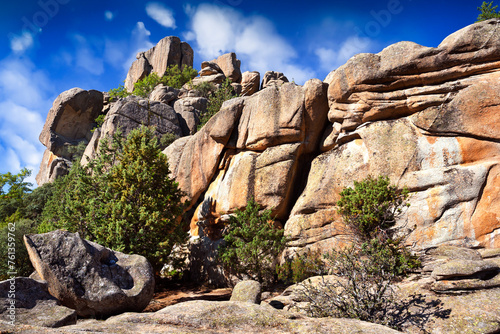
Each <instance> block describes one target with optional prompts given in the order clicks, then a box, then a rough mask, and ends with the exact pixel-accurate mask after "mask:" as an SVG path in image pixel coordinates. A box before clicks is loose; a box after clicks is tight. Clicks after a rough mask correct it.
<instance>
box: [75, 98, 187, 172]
mask: <svg viewBox="0 0 500 334" xmlns="http://www.w3.org/2000/svg"><path fill="white" fill-rule="evenodd" d="M141 125H146V126H154V127H155V133H156V135H157V136H158V137H161V136H162V135H164V134H166V133H172V134H174V135H176V136H177V137H180V136H182V128H181V124H180V123H179V118H178V117H177V113H176V112H175V110H174V108H173V107H171V106H169V105H168V104H165V103H162V102H158V101H151V100H147V99H143V98H139V97H136V96H128V97H126V98H124V99H120V100H118V101H117V102H115V103H114V104H113V106H112V107H111V110H110V111H109V112H108V113H107V114H106V117H105V118H104V123H103V125H102V126H101V128H100V129H99V130H96V131H94V135H93V136H92V139H91V141H90V143H89V144H88V145H87V148H86V149H85V152H84V154H83V158H82V163H86V161H87V159H93V158H94V157H95V155H96V152H98V145H99V140H100V139H102V138H105V137H107V138H111V137H112V135H113V134H114V133H116V132H117V131H118V130H120V131H121V132H122V134H123V136H127V135H128V134H129V133H130V131H132V130H133V129H135V128H138V127H139V126H141Z"/></svg>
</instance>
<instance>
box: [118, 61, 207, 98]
mask: <svg viewBox="0 0 500 334" xmlns="http://www.w3.org/2000/svg"><path fill="white" fill-rule="evenodd" d="M197 75H198V72H197V71H196V70H195V69H194V68H192V67H190V66H185V67H184V68H183V69H182V70H181V69H179V66H177V65H173V66H170V67H168V68H167V70H166V71H165V74H164V75H163V76H161V77H160V76H159V75H158V74H157V73H155V72H153V73H151V74H149V75H148V76H146V77H145V78H143V79H142V80H139V81H137V82H136V83H135V84H134V90H133V91H132V93H129V92H127V90H126V89H125V87H124V86H123V85H120V86H119V87H118V88H114V89H111V90H110V91H109V96H110V98H111V99H112V100H113V99H116V98H121V97H127V96H129V95H136V96H142V97H148V96H149V94H150V93H151V92H152V91H153V89H154V88H155V87H156V86H158V85H159V84H164V85H165V86H169V87H173V88H177V89H180V88H182V86H184V85H185V84H186V83H188V82H190V81H191V80H192V79H193V78H194V77H196V76H197Z"/></svg>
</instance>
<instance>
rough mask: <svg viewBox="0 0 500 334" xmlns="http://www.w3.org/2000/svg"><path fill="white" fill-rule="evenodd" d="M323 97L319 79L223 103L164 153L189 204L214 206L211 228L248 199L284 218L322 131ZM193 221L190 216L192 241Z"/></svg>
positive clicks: (221, 225)
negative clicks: (301, 162) (303, 162)
mask: <svg viewBox="0 0 500 334" xmlns="http://www.w3.org/2000/svg"><path fill="white" fill-rule="evenodd" d="M326 98H327V97H326V86H324V84H323V83H322V82H321V81H319V80H310V82H308V83H306V85H305V86H304V87H300V86H297V85H295V84H292V83H285V84H283V85H282V86H279V87H278V86H272V87H269V88H267V89H264V90H262V91H259V92H258V93H256V94H254V95H252V96H249V97H242V98H238V99H233V100H230V101H228V102H226V104H224V106H223V108H222V109H221V111H220V112H219V113H218V114H217V115H216V116H215V117H214V118H212V120H210V122H209V123H208V124H207V125H206V126H205V127H204V128H203V129H201V130H200V131H199V132H198V133H196V134H195V135H193V136H192V137H191V138H189V139H185V138H183V139H181V140H179V141H177V142H175V143H174V144H173V145H171V146H170V147H169V148H167V149H166V150H165V151H164V153H166V154H167V156H168V158H169V162H170V167H171V171H172V175H173V176H174V177H175V178H176V181H177V182H179V187H180V188H181V189H182V190H183V191H184V192H185V193H186V195H187V199H188V200H189V201H190V202H191V203H193V204H194V203H196V201H198V199H199V197H200V195H201V194H202V193H205V194H204V197H203V200H204V201H206V200H208V199H209V198H211V201H213V205H212V209H211V210H212V214H211V218H213V219H212V221H211V222H210V223H206V225H208V228H210V226H212V225H213V226H216V228H222V227H223V224H221V223H220V217H221V216H222V215H224V214H227V213H231V212H234V211H235V210H237V209H242V208H244V207H245V206H246V204H247V201H248V200H249V199H250V198H251V197H254V198H255V199H256V201H257V202H258V203H259V204H260V205H261V206H263V207H264V208H272V210H273V214H274V215H276V217H277V219H278V220H279V219H284V218H285V217H286V215H287V212H288V210H289V206H290V204H291V200H292V192H293V190H292V189H293V180H294V179H295V178H296V177H297V174H298V173H299V163H298V161H299V160H300V157H301V156H302V155H303V154H305V153H309V152H311V151H313V150H314V148H315V147H316V146H317V143H318V141H319V138H320V135H321V132H322V130H323V124H324V121H325V119H326V115H325V113H326V109H327V100H326ZM311 100H319V101H321V100H322V103H321V102H317V103H316V102H314V103H312V102H311ZM216 124H217V125H216ZM305 129H310V131H309V132H307V133H306V131H305ZM179 151H180V152H181V153H179ZM249 176H250V177H249ZM201 205H202V204H200V207H201ZM200 207H199V208H198V209H197V212H198V211H199V209H200ZM198 220H199V218H198V214H197V213H195V214H194V217H193V220H192V222H191V233H192V235H195V236H196V235H198V234H199V233H198ZM205 234H212V235H220V234H217V233H216V232H214V233H211V232H208V233H205Z"/></svg>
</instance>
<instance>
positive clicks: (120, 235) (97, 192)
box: [40, 127, 186, 272]
mask: <svg viewBox="0 0 500 334" xmlns="http://www.w3.org/2000/svg"><path fill="white" fill-rule="evenodd" d="M100 147H101V149H100V152H99V155H98V156H97V158H96V159H94V160H91V161H90V162H89V163H88V164H87V165H86V166H81V165H80V164H78V163H75V164H74V165H73V167H72V168H71V170H70V173H69V174H68V176H66V177H65V178H64V179H63V180H60V181H59V180H56V182H58V186H57V189H56V191H55V192H54V195H53V196H52V197H51V199H50V200H49V203H48V204H47V206H46V208H45V209H44V212H43V218H44V221H43V224H42V225H41V226H40V232H45V231H47V230H52V229H55V228H64V229H67V230H69V231H72V232H80V233H81V234H82V235H83V236H84V237H85V238H88V239H90V240H92V241H95V242H97V243H99V244H102V245H104V246H106V247H109V248H112V249H114V250H117V251H121V252H124V253H134V254H140V255H143V256H145V257H146V258H148V260H149V261H150V262H151V264H152V265H153V267H154V268H155V270H156V271H157V272H159V270H160V269H161V267H162V265H163V263H165V262H166V261H167V259H168V256H169V255H170V252H171V250H172V248H173V246H174V245H175V244H178V243H183V242H184V241H185V237H186V233H185V232H184V231H183V229H182V224H181V223H180V221H179V220H178V218H179V217H180V216H181V215H182V213H183V208H184V205H183V203H182V201H181V197H182V193H181V191H180V190H179V189H178V187H177V183H175V182H174V181H173V180H172V179H171V178H170V176H169V173H170V172H169V169H168V163H167V158H166V156H165V155H164V154H163V153H161V150H160V148H159V145H158V139H157V138H156V136H155V135H154V131H153V130H152V129H150V128H147V127H141V128H138V129H135V130H132V131H131V132H130V133H129V135H128V136H127V138H125V139H124V138H121V137H120V136H119V135H116V136H114V137H113V140H112V141H111V142H109V141H108V140H106V139H105V140H103V141H101V143H100Z"/></svg>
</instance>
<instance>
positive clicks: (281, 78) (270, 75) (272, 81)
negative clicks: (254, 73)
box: [261, 71, 288, 89]
mask: <svg viewBox="0 0 500 334" xmlns="http://www.w3.org/2000/svg"><path fill="white" fill-rule="evenodd" d="M285 82H288V78H287V77H285V75H284V74H283V73H281V72H274V71H267V72H266V73H265V74H264V77H263V78H262V84H261V87H262V89H264V88H266V87H268V86H271V85H278V86H280V85H282V84H284V83H285Z"/></svg>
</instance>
